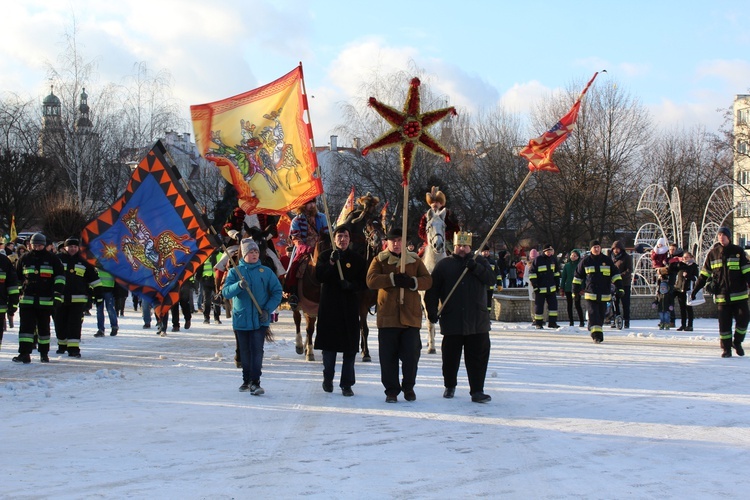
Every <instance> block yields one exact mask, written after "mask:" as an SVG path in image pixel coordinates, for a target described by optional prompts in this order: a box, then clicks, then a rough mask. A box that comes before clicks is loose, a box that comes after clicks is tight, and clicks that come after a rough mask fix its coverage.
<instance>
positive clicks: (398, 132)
mask: <svg viewBox="0 0 750 500" xmlns="http://www.w3.org/2000/svg"><path fill="white" fill-rule="evenodd" d="M420 85H421V82H420V81H419V78H412V80H411V83H410V85H409V94H408V95H407V97H406V102H404V110H403V111H398V110H396V109H395V108H392V107H390V106H388V105H386V104H383V103H381V102H379V101H378V100H377V99H375V98H374V97H370V100H369V104H370V106H372V107H373V108H374V109H375V111H377V112H378V114H379V115H380V116H382V117H383V118H385V120H386V121H387V122H388V123H390V124H391V125H393V128H392V129H390V130H389V131H387V132H386V133H385V134H383V135H382V136H380V137H379V138H378V139H377V140H375V142H373V143H372V144H370V145H369V146H367V147H365V148H364V149H363V150H362V155H363V156H367V154H368V153H369V152H370V151H376V150H378V149H383V148H387V147H392V146H401V177H402V184H403V185H404V186H408V184H409V172H410V171H411V167H412V164H413V162H414V155H415V154H416V152H417V148H418V147H422V148H424V149H425V150H427V151H429V152H430V153H433V154H436V155H439V156H442V157H444V158H445V161H446V162H449V161H451V155H450V154H449V153H448V151H446V150H445V148H443V146H441V145H440V143H439V142H438V141H437V140H436V139H435V138H434V137H432V136H431V135H430V134H429V133H428V132H427V129H428V128H429V127H430V126H432V125H434V124H436V123H437V122H439V121H440V120H442V119H443V118H445V117H446V116H448V115H449V114H452V115H456V114H457V113H456V109H455V108H454V107H452V106H451V107H449V108H442V109H436V110H434V111H427V112H426V113H421V112H420V97H419V86H420Z"/></svg>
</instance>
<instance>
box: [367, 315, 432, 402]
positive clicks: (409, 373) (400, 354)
mask: <svg viewBox="0 0 750 500" xmlns="http://www.w3.org/2000/svg"><path fill="white" fill-rule="evenodd" d="M378 349H379V350H380V380H381V381H382V382H383V387H385V394H386V395H388V396H398V394H399V393H400V392H401V391H402V390H404V391H409V390H413V389H414V384H415V383H416V380H417V364H418V363H419V356H420V354H421V352H422V339H421V338H420V336H419V328H415V327H409V328H378ZM399 361H401V374H402V377H403V380H402V381H401V383H399V376H398V367H399Z"/></svg>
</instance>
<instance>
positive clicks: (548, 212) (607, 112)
mask: <svg viewBox="0 0 750 500" xmlns="http://www.w3.org/2000/svg"><path fill="white" fill-rule="evenodd" d="M581 88H582V87H581V85H580V84H576V85H574V86H572V87H571V89H570V90H569V91H568V92H567V93H566V94H565V95H564V96H561V97H560V98H558V99H553V98H550V99H548V100H547V101H545V102H544V103H542V104H541V105H540V106H539V108H538V109H537V110H536V111H535V113H534V114H533V115H532V123H533V124H534V128H536V129H537V130H540V131H541V130H546V129H548V128H549V127H550V125H551V124H553V123H555V121H556V120H558V119H559V118H560V117H561V116H563V115H564V114H565V113H566V112H567V110H568V109H569V108H570V105H571V104H572V103H573V101H574V100H575V99H576V98H577V96H578V93H579V92H580V89H581ZM542 124H544V125H542ZM651 130H652V125H651V120H650V118H649V115H648V112H647V111H646V109H645V108H644V107H643V106H642V105H641V104H640V102H639V101H638V100H637V99H635V98H633V97H631V96H630V95H629V94H627V93H626V92H625V91H624V90H622V87H619V86H616V85H611V84H608V85H599V86H594V87H592V88H591V89H590V90H589V92H588V93H587V95H586V98H585V100H584V103H583V107H582V109H581V112H580V114H579V116H578V122H577V124H576V128H575V130H574V131H573V133H572V134H571V137H569V138H568V140H567V141H566V142H565V143H563V144H562V146H560V147H559V148H558V149H557V151H556V153H555V162H556V164H557V165H558V167H559V168H560V173H550V172H539V173H537V174H536V175H535V177H536V178H535V182H533V183H530V187H529V189H528V190H526V191H525V192H524V193H523V194H522V196H521V197H520V200H519V201H520V204H521V206H522V207H523V211H524V214H525V216H526V218H527V220H528V221H529V233H530V234H531V235H532V236H533V238H534V239H535V240H536V241H537V242H542V241H544V242H550V243H552V244H554V245H555V246H556V247H557V248H573V247H575V246H578V245H580V244H582V243H584V242H586V241H587V240H588V239H589V238H594V237H596V238H601V237H604V236H606V237H608V238H609V239H610V241H611V240H614V239H616V238H618V237H619V236H618V233H619V232H620V231H622V230H631V229H632V228H633V227H635V226H634V224H633V214H634V213H635V209H636V206H637V203H638V195H639V193H640V190H641V187H642V185H643V179H644V173H645V169H644V165H645V164H647V160H646V157H645V153H646V151H647V150H648V146H649V141H650V137H651Z"/></svg>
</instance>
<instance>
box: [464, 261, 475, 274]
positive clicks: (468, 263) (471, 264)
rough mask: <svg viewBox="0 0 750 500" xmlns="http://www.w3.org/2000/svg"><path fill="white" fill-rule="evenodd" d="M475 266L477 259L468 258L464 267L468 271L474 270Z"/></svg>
mask: <svg viewBox="0 0 750 500" xmlns="http://www.w3.org/2000/svg"><path fill="white" fill-rule="evenodd" d="M476 267H477V261H476V260H474V259H469V260H467V261H466V269H468V270H469V272H472V271H474V269H475V268H476Z"/></svg>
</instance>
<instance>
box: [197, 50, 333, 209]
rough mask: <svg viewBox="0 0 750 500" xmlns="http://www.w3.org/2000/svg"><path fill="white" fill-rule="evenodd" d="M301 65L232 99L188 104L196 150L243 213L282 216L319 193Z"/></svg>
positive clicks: (320, 183)
mask: <svg viewBox="0 0 750 500" xmlns="http://www.w3.org/2000/svg"><path fill="white" fill-rule="evenodd" d="M303 90H304V82H303V77H302V65H300V66H298V67H297V68H295V69H294V70H293V71H291V72H290V73H288V74H286V75H284V76H282V77H281V78H279V79H278V80H276V81H274V82H271V83H269V84H268V85H264V86H263V87H259V88H257V89H254V90H251V91H249V92H245V93H244V94H240V95H237V96H234V97H230V98H227V99H223V100H221V101H216V102H212V103H208V104H199V105H195V106H190V113H191V116H192V119H193V129H194V131H195V142H196V144H197V145H198V150H199V151H200V153H201V155H202V156H204V157H205V158H206V159H208V160H211V161H213V162H214V163H216V165H217V166H218V167H219V168H220V169H221V174H222V175H223V176H224V178H225V179H226V180H228V181H229V182H231V183H232V184H233V185H234V187H235V189H237V193H238V197H239V199H240V208H242V210H244V211H245V213H247V214H248V215H250V214H256V213H266V214H277V215H283V214H285V213H287V212H288V211H289V210H292V209H294V208H297V207H299V206H301V205H303V204H304V203H305V202H307V201H308V200H310V199H311V198H314V197H315V196H317V195H319V194H320V193H322V192H323V184H322V182H321V180H320V179H319V178H318V177H316V175H315V173H316V170H317V166H318V163H317V158H316V157H315V152H314V151H313V149H312V127H311V126H310V125H309V124H307V123H306V122H305V120H304V116H303V115H304V112H305V111H307V98H306V95H305V94H304V93H303Z"/></svg>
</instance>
